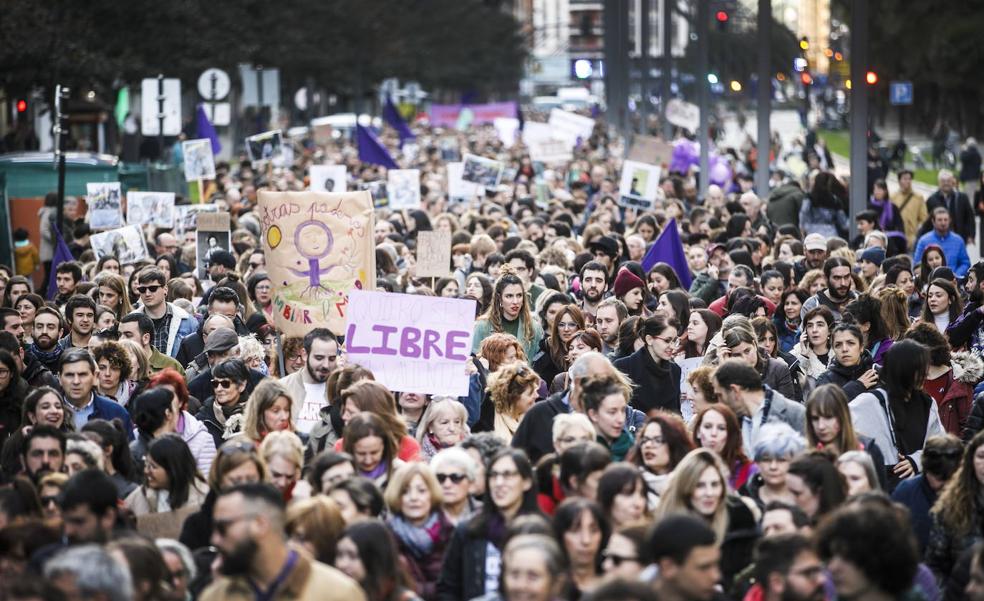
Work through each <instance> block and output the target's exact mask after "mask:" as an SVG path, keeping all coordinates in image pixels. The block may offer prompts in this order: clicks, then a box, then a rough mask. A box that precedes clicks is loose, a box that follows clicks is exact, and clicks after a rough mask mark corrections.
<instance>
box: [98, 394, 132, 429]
mask: <svg viewBox="0 0 984 601" xmlns="http://www.w3.org/2000/svg"><path fill="white" fill-rule="evenodd" d="M117 417H118V418H120V421H122V422H123V428H124V429H126V435H127V438H128V439H129V440H133V422H131V421H130V413H129V412H128V411H127V410H126V409H125V408H123V406H122V405H120V404H119V403H117V402H115V401H113V400H112V399H109V398H107V397H104V396H99V395H98V394H97V395H96V396H95V398H93V400H92V415H90V416H89V419H90V420H93V419H104V420H106V421H113V419H115V418H117Z"/></svg>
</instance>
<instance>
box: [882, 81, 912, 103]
mask: <svg viewBox="0 0 984 601" xmlns="http://www.w3.org/2000/svg"><path fill="white" fill-rule="evenodd" d="M888 99H889V102H891V104H892V105H894V106H899V105H909V104H912V82H911V81H893V82H892V83H891V84H890V85H889V87H888Z"/></svg>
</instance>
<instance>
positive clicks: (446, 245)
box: [414, 231, 451, 278]
mask: <svg viewBox="0 0 984 601" xmlns="http://www.w3.org/2000/svg"><path fill="white" fill-rule="evenodd" d="M414 273H415V274H416V276H417V277H418V278H446V277H448V276H449V275H451V232H448V231H433V232H418V233H417V265H416V267H415V271H414Z"/></svg>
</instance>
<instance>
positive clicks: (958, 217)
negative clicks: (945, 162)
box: [919, 169, 976, 244]
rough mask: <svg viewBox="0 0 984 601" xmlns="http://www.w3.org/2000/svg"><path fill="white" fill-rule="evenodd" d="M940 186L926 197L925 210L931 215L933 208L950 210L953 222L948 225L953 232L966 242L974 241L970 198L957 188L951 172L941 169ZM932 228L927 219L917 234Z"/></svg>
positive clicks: (972, 209)
mask: <svg viewBox="0 0 984 601" xmlns="http://www.w3.org/2000/svg"><path fill="white" fill-rule="evenodd" d="M939 184H940V187H939V189H938V190H937V191H936V192H933V193H932V194H931V195H930V197H929V198H927V199H926V210H927V211H929V213H930V214H931V215H932V213H933V209H935V208H936V207H943V208H945V209H947V210H948V211H950V215H952V216H953V223H952V225H951V226H950V227H951V229H952V230H953V232H954V233H955V234H957V235H958V236H960V237H961V238H963V240H964V242H965V243H966V244H973V243H974V224H975V223H976V222H975V221H974V208H973V207H972V206H971V205H970V199H969V198H967V195H966V194H964V193H963V192H961V191H959V190H957V178H956V177H954V175H953V173H952V172H950V171H948V170H946V169H942V170H940V175H939ZM931 229H933V224H932V223H931V222H930V221H927V222H926V223H924V224H923V225H922V227H921V228H919V235H920V236H922V235H923V234H925V233H926V232H928V231H930V230H931Z"/></svg>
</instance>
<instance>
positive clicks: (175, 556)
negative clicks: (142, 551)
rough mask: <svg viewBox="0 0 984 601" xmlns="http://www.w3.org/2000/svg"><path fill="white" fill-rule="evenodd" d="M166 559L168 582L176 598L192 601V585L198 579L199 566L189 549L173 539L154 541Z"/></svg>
mask: <svg viewBox="0 0 984 601" xmlns="http://www.w3.org/2000/svg"><path fill="white" fill-rule="evenodd" d="M154 544H155V545H157V548H158V549H160V552H161V555H162V556H163V557H164V563H165V564H166V565H167V571H168V572H169V578H168V582H170V584H171V590H172V591H173V592H174V595H175V597H177V598H178V599H181V600H183V601H191V599H192V598H193V597H192V594H191V590H190V585H191V583H193V582H194V581H195V579H196V578H197V577H198V566H197V565H196V564H195V558H194V557H193V556H192V554H191V551H190V550H189V549H188V547H186V546H184V545H183V544H181V543H179V542H178V541H176V540H174V539H173V538H159V539H157V540H155V541H154Z"/></svg>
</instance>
